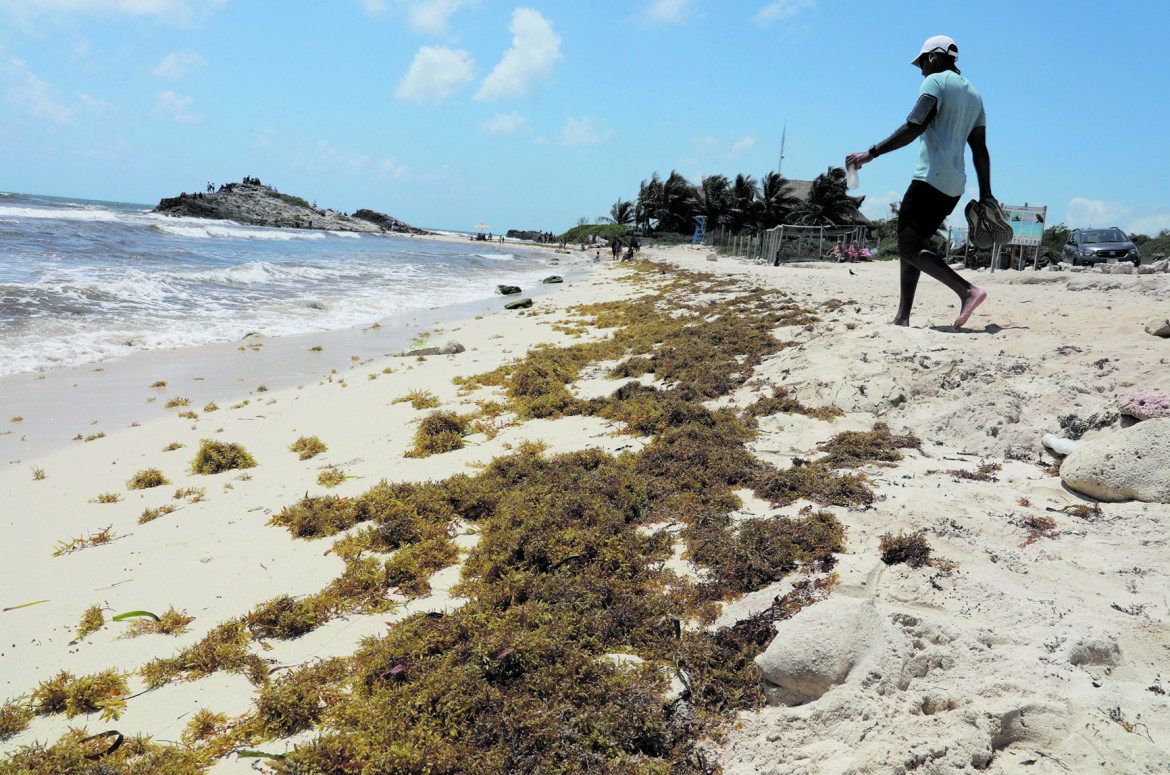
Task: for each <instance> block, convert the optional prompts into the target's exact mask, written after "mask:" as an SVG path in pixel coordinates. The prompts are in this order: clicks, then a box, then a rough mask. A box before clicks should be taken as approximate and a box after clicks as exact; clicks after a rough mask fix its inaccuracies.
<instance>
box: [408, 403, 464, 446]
mask: <svg viewBox="0 0 1170 775" xmlns="http://www.w3.org/2000/svg"><path fill="white" fill-rule="evenodd" d="M470 422H471V421H470V420H469V419H468V418H466V417H463V416H462V415H458V414H456V413H455V412H432V413H431V414H429V415H427V416H426V417H424V418H423V419H422V422H420V423H419V424H418V431H416V432H415V434H414V446H412V447H411V448H410V449H408V450H407V451H406V457H430V456H431V455H438V454H441V453H443V452H450V451H451V450H455V449H463V437H464V436H466V435H467V429H468V427H469V426H470Z"/></svg>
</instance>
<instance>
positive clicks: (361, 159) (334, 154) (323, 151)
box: [317, 140, 374, 175]
mask: <svg viewBox="0 0 1170 775" xmlns="http://www.w3.org/2000/svg"><path fill="white" fill-rule="evenodd" d="M373 161H374V160H373V158H371V157H370V156H369V155H367V154H364V153H356V154H355V153H342V152H341V151H338V150H337V149H336V148H334V147H333V146H332V145H330V144H329V143H327V142H325V141H324V140H320V141H318V143H317V164H318V165H320V166H322V167H328V168H330V169H335V170H336V169H340V170H342V171H344V172H346V173H348V174H350V175H360V174H362V173H363V172H365V171H366V170H367V169H369V168H370V165H371V164H372V163H373Z"/></svg>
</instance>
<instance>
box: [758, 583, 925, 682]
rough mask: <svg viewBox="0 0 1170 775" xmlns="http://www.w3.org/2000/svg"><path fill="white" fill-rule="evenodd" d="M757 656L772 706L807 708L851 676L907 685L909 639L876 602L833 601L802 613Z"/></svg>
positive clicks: (783, 628) (848, 599)
mask: <svg viewBox="0 0 1170 775" xmlns="http://www.w3.org/2000/svg"><path fill="white" fill-rule="evenodd" d="M781 627H782V631H781V632H780V633H779V634H778V635H777V636H776V638H774V639H773V640H772V643H771V645H769V646H768V648H767V650H766V651H764V653H763V654H760V655H759V656H758V657H756V665H757V666H758V667H759V668H760V672H761V673H762V674H763V676H764V679H765V681H766V683H765V685H764V694H765V696H766V697H767V698H768V702H769V703H770V704H772V705H803V704H805V703H808V702H812V701H814V700H816V699H819V698H820V697H821V696H822V695H824V694H825V693H826V692H828V691H829V690H830V689H832V688H833V687H834V686H837V685H838V684H843V683H846V682H847V681H849V680H850V677H851V676H863V677H866V678H867V679H869V678H876V679H877V680H879V681H883V680H884V681H890V682H893V683H894V684H896V683H897V682H899V681H900V680H901V677H902V670H903V668H904V666H905V662H906V656H907V654H908V653H909V651H910V650H911V648H910V641H909V638H907V637H906V634H905V633H904V632H902V631H901V630H900V629H898V628H897V627H895V626H894V625H893V623H892V622H890V620H889V619H888V618H887V617H885V616H883V615H882V614H881V613H880V612H879V611H878V610H877V608H876V607H875V606H874V603H873V601H872V600H858V599H855V598H846V597H832V598H829V599H828V600H824V601H822V602H820V603H817V604H816V605H814V606H810V607H808V608H805V609H803V610H801V611H800V613H798V614H797V615H796V616H794V617H792V619H790V620H788V621H786V622H784V623H783V624H782V625H781Z"/></svg>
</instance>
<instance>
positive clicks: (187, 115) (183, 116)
mask: <svg viewBox="0 0 1170 775" xmlns="http://www.w3.org/2000/svg"><path fill="white" fill-rule="evenodd" d="M193 104H195V98H194V97H189V96H188V95H186V94H180V93H179V92H174V91H170V90H169V89H168V90H167V91H160V92H159V93H158V103H157V104H156V105H155V106H154V115H156V116H159V117H161V118H166V119H170V120H171V121H174V122H175V123H176V124H194V123H195V122H197V121H199V120H200V116H199V114H198V113H192V112H191V111H190V108H191V106H192V105H193Z"/></svg>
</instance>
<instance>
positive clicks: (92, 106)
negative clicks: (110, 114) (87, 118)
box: [73, 91, 110, 116]
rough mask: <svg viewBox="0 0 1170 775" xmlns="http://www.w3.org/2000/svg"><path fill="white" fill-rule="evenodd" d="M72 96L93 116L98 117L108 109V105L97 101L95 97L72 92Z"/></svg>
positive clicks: (81, 92) (80, 92)
mask: <svg viewBox="0 0 1170 775" xmlns="http://www.w3.org/2000/svg"><path fill="white" fill-rule="evenodd" d="M73 95H74V96H75V97H77V99H78V100H80V101H81V104H82V105H84V106H85V109H86V110H88V111H89V112H90V113H93V114H94V115H98V116H100V115H101V114H102V113H105V112H106V108H108V107H110V103H108V102H106V101H105V100H99V99H98V98H97V97H93V96H90V95H88V94H86V93H85V92H83V91H78V92H73Z"/></svg>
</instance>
